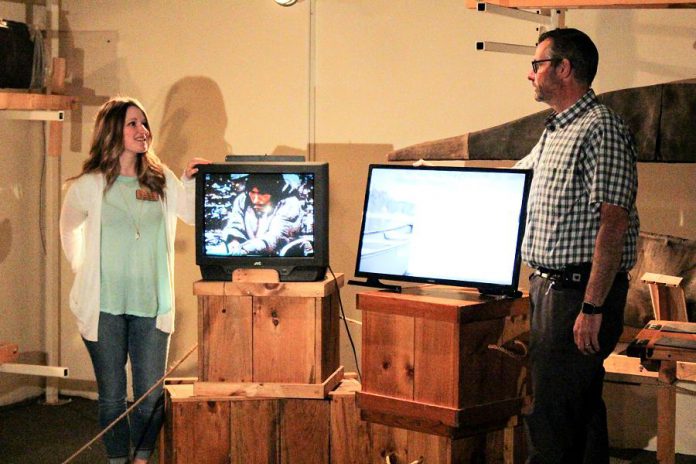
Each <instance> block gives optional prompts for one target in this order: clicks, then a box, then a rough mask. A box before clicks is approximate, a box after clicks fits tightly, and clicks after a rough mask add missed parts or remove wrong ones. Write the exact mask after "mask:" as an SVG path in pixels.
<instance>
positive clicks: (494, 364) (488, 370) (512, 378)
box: [459, 318, 527, 408]
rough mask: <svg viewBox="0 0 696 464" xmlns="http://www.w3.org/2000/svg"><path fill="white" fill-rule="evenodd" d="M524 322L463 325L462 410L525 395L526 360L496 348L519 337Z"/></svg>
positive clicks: (478, 322)
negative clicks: (509, 338)
mask: <svg viewBox="0 0 696 464" xmlns="http://www.w3.org/2000/svg"><path fill="white" fill-rule="evenodd" d="M525 324H526V321H525V320H521V319H520V320H518V319H517V318H515V319H513V318H503V319H494V320H488V321H477V322H470V323H468V324H463V325H462V328H461V331H462V333H461V336H460V339H461V342H460V343H461V344H460V350H461V352H460V355H459V356H460V359H461V360H462V362H461V363H460V364H459V370H460V378H459V407H460V408H465V407H472V406H476V405H479V404H486V403H491V402H495V401H501V400H506V399H509V398H516V397H518V396H521V395H522V388H523V386H524V382H525V379H526V374H527V372H526V364H525V363H526V361H525V359H517V358H512V357H510V356H509V355H508V354H506V353H505V352H503V351H500V350H497V349H494V348H493V347H498V346H499V345H500V344H501V342H502V341H506V338H507V337H510V336H511V335H515V334H518V333H519V332H520V331H522V330H524V329H523V328H518V329H513V328H511V326H516V325H521V326H522V327H524V325H525Z"/></svg>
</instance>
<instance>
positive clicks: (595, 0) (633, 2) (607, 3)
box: [466, 0, 696, 9]
mask: <svg viewBox="0 0 696 464" xmlns="http://www.w3.org/2000/svg"><path fill="white" fill-rule="evenodd" d="M486 3H490V4H492V5H498V6H504V7H508V8H528V9H535V8H547V9H548V8H550V9H553V8H559V9H566V8H696V2H694V1H693V0H645V1H641V0H491V1H488V2H486ZM477 4H478V2H477V1H476V0H467V2H466V6H467V8H474V9H475V8H476V7H477Z"/></svg>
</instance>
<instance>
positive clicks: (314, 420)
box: [280, 399, 331, 464]
mask: <svg viewBox="0 0 696 464" xmlns="http://www.w3.org/2000/svg"><path fill="white" fill-rule="evenodd" d="M280 405H281V411H280V430H281V435H280V462H282V463H283V464H326V463H328V462H329V455H330V451H329V434H330V431H331V403H330V402H329V401H325V400H295V399H287V400H280Z"/></svg>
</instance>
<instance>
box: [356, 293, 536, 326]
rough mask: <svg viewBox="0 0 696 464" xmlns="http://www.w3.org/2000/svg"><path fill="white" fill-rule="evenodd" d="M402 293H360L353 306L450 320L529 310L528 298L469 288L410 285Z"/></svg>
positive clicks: (459, 320) (461, 320) (480, 317)
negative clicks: (492, 293)
mask: <svg viewBox="0 0 696 464" xmlns="http://www.w3.org/2000/svg"><path fill="white" fill-rule="evenodd" d="M407 290H408V292H406V290H404V293H389V292H379V291H378V292H363V293H358V295H357V304H356V307H357V309H359V310H362V311H376V312H383V313H388V314H400V315H403V316H412V317H423V318H427V319H436V320H444V321H452V322H468V321H478V320H486V319H498V318H501V317H505V316H509V315H522V314H527V313H529V298H528V297H527V296H524V297H521V298H494V297H489V296H484V295H481V294H479V293H478V291H476V290H472V289H461V288H457V289H454V290H453V289H451V288H443V287H442V286H437V285H434V286H429V285H424V286H422V287H410V288H408V289H407Z"/></svg>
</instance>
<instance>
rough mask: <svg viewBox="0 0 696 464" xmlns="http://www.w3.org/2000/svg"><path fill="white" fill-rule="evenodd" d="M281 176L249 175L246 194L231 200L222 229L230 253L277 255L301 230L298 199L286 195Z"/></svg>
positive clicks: (284, 183) (238, 254) (284, 184)
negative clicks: (229, 210) (225, 222)
mask: <svg viewBox="0 0 696 464" xmlns="http://www.w3.org/2000/svg"><path fill="white" fill-rule="evenodd" d="M286 189H287V185H286V182H285V180H284V178H283V176H282V175H275V174H250V175H249V176H248V177H247V179H246V183H245V193H244V194H242V195H239V196H238V197H237V198H235V200H234V202H233V203H232V211H231V212H230V215H229V218H228V221H227V225H226V226H225V228H224V229H223V230H222V234H223V238H224V240H225V242H226V244H227V248H228V251H229V253H230V254H231V255H233V256H245V255H278V252H279V251H280V249H281V248H282V247H283V246H284V245H286V244H287V243H289V242H290V241H291V240H292V239H293V238H294V237H295V236H296V235H297V233H298V232H299V231H300V228H301V225H302V215H301V205H300V200H299V199H298V198H297V197H295V196H292V195H286V192H285V190H286Z"/></svg>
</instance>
